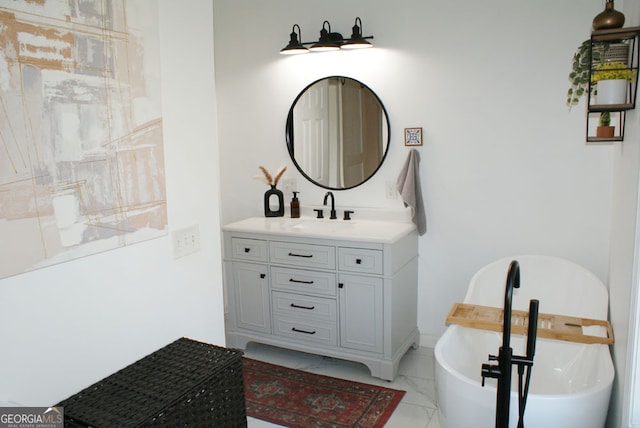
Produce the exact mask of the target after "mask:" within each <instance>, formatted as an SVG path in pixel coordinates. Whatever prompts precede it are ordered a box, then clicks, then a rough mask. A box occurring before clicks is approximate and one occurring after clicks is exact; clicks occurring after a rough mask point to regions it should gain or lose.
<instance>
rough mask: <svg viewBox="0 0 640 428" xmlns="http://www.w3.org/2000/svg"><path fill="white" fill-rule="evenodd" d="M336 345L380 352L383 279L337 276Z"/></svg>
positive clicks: (346, 275)
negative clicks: (338, 339)
mask: <svg viewBox="0 0 640 428" xmlns="http://www.w3.org/2000/svg"><path fill="white" fill-rule="evenodd" d="M338 295H339V300H340V303H339V306H340V346H342V347H344V348H351V349H358V350H362V351H371V352H378V353H381V352H382V342H383V340H382V328H383V323H382V322H383V313H382V310H383V301H382V299H383V281H382V278H371V277H363V276H357V275H348V274H341V275H340V277H339V280H338Z"/></svg>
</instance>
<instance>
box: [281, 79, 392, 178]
mask: <svg viewBox="0 0 640 428" xmlns="http://www.w3.org/2000/svg"><path fill="white" fill-rule="evenodd" d="M326 79H349V80H353V81H355V82H357V83H358V84H360V85H361V86H362V87H363V88H366V89H368V90H369V91H370V92H371V94H373V96H374V97H375V99H376V100H377V101H378V103H379V104H380V107H381V108H382V112H383V113H384V118H385V122H386V125H387V145H386V147H385V150H384V153H383V155H382V158H381V159H380V163H379V164H378V166H377V167H376V169H375V170H374V171H373V172H372V173H371V174H370V175H369V176H368V177H367V178H365V179H364V180H363V181H361V182H360V183H358V184H355V185H353V186H350V187H330V186H328V185H324V184H321V183H318V182H317V181H314V180H313V179H311V177H309V176H308V175H307V173H306V172H305V171H303V170H302V168H301V167H300V165H299V164H298V162H297V161H296V158H295V156H294V148H293V109H294V108H295V106H296V104H297V103H298V100H299V99H300V98H301V97H302V96H303V95H304V93H305V92H306V91H307V89H309V88H310V87H311V86H313V85H315V84H316V83H318V82H320V81H323V80H326ZM285 134H286V142H287V150H288V151H289V156H290V157H291V161H292V162H293V164H294V165H295V166H296V168H297V169H298V171H300V174H302V176H303V177H304V178H306V179H307V180H308V181H309V182H311V183H313V184H315V185H316V186H320V187H323V188H325V189H329V190H348V189H353V188H355V187H358V186H360V185H361V184H364V183H366V182H367V181H369V179H371V177H373V176H374V175H376V173H377V172H378V170H380V167H381V166H382V164H383V163H384V161H385V159H386V158H387V153H389V146H390V145H391V122H390V121H389V113H388V112H387V109H386V108H385V106H384V104H383V103H382V100H381V99H380V97H379V96H378V94H376V93H375V91H373V90H372V89H371V88H370V87H369V86H367V85H365V84H364V83H362V82H361V81H359V80H358V79H354V78H353V77H347V76H326V77H322V78H320V79H317V80H314V81H313V82H311V83H310V84H308V85H307V86H305V87H304V89H303V90H302V91H300V93H299V94H298V95H297V96H296V99H295V100H294V101H293V103H292V104H291V107H290V108H289V114H288V115H287V122H286V125H285Z"/></svg>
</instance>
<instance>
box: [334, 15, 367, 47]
mask: <svg viewBox="0 0 640 428" xmlns="http://www.w3.org/2000/svg"><path fill="white" fill-rule="evenodd" d="M358 23H360V25H358ZM367 38H368V37H362V21H361V20H360V18H359V17H357V18H356V22H355V24H354V26H353V27H352V28H351V38H349V39H347V40H346V41H345V43H344V44H343V45H342V46H340V48H341V49H364V48H372V47H373V45H372V44H371V43H369V42H367V41H366V40H365V39H367ZM371 38H373V36H371Z"/></svg>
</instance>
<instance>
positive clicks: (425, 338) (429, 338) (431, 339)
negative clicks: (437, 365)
mask: <svg viewBox="0 0 640 428" xmlns="http://www.w3.org/2000/svg"><path fill="white" fill-rule="evenodd" d="M438 339H440V336H436V335H433V334H422V333H420V346H422V347H423V348H431V349H433V348H435V347H436V342H437V341H438Z"/></svg>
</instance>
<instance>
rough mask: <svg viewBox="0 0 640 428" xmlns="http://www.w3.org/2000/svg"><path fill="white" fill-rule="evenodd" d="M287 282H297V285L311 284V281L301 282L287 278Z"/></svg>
mask: <svg viewBox="0 0 640 428" xmlns="http://www.w3.org/2000/svg"><path fill="white" fill-rule="evenodd" d="M289 282H297V283H299V284H313V281H302V280H299V279H293V278H289Z"/></svg>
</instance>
